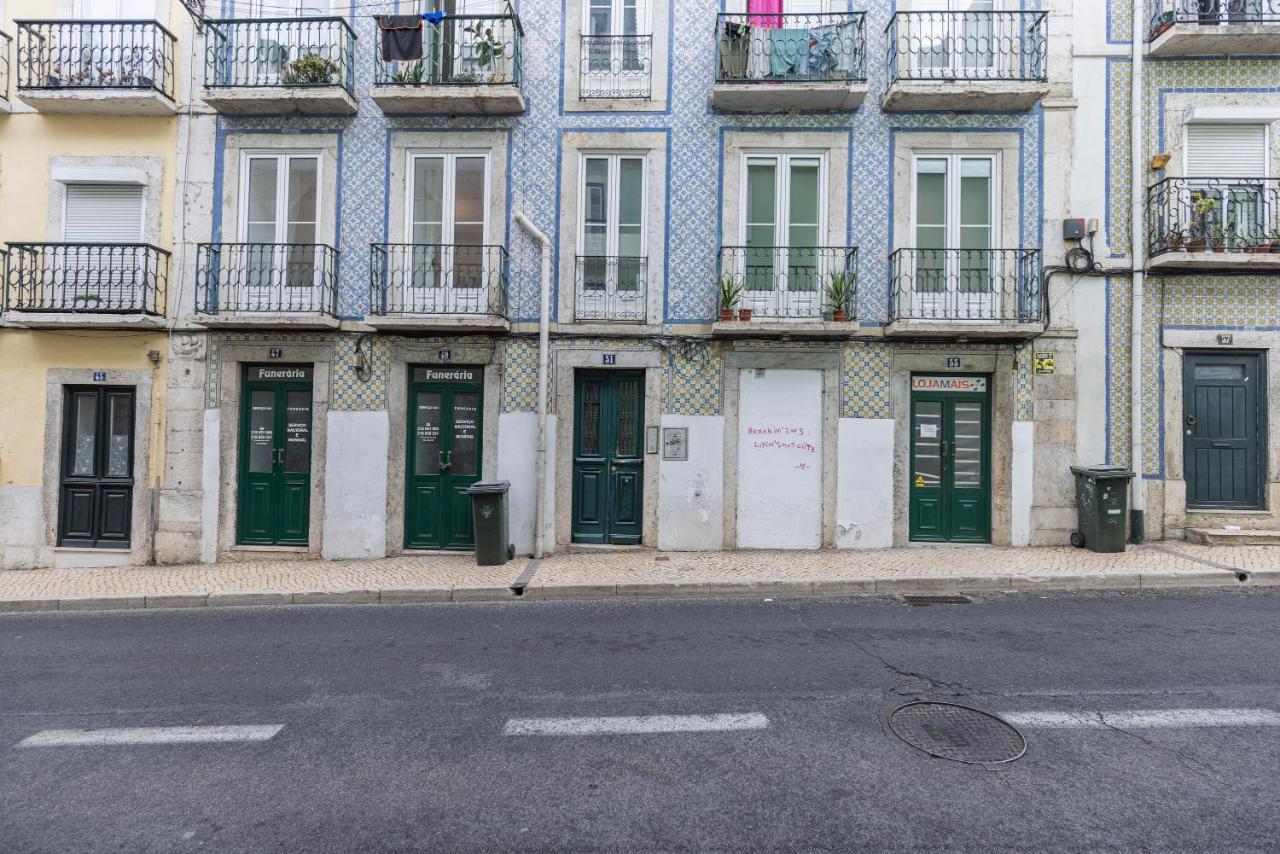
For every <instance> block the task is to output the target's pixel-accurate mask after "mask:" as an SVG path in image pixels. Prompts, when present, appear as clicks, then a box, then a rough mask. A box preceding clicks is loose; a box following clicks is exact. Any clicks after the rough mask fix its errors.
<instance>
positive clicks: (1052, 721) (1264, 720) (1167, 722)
mask: <svg viewBox="0 0 1280 854" xmlns="http://www.w3.org/2000/svg"><path fill="white" fill-rule="evenodd" d="M1000 717H1002V718H1004V719H1005V720H1006V721H1008V722H1009V723H1011V724H1013V725H1014V726H1023V727H1028V728H1030V729H1107V728H1110V727H1115V728H1116V729H1187V728H1192V727H1232V726H1280V712H1273V711H1271V710H1270V709H1154V710H1134V711H1123V712H1009V713H1007V714H1002V715H1000Z"/></svg>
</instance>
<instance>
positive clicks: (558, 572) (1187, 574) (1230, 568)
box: [0, 542, 1280, 611]
mask: <svg viewBox="0 0 1280 854" xmlns="http://www.w3.org/2000/svg"><path fill="white" fill-rule="evenodd" d="M1242 574H1244V575H1245V576H1247V577H1244V578H1243V579H1242V578H1241V575H1242ZM522 584H523V587H522V593H521V595H523V596H524V598H530V599H556V598H576V597H610V596H721V595H725V596H727V595H754V594H759V595H818V594H828V593H830V594H835V593H906V592H924V591H928V592H957V593H961V592H978V591H984V590H985V591H991V590H1035V589H1105V588H1113V589H1114V588H1128V589H1143V588H1154V587H1165V588H1167V587H1182V586H1188V587H1189V586H1218V585H1222V586H1241V585H1258V584H1280V548H1276V547H1267V546H1237V547H1225V546H1200V545H1193V544H1190V543H1183V542H1176V543H1155V544H1148V545H1143V546H1137V547H1133V546H1131V547H1130V548H1129V549H1128V551H1126V552H1125V553H1123V554H1095V553H1093V552H1089V551H1082V550H1079V549H1072V548H1066V547H1062V548H1019V549H1013V548H999V547H994V546H937V547H928V546H912V547H908V548H898V549H884V550H876V551H811V552H788V551H732V552H654V551H649V550H627V551H602V550H586V551H574V552H566V553H560V554H556V555H553V556H551V557H548V558H546V559H544V560H541V561H531V560H530V559H529V558H527V557H525V558H517V559H516V560H514V561H512V562H510V563H508V564H507V565H506V566H501V567H478V566H476V565H475V563H474V559H473V557H472V556H471V555H469V554H419V555H411V556H406V557H395V558H384V559H380V560H350V561H315V560H254V561H242V562H227V563H218V564H197V565H192V566H167V567H140V568H136V569H61V570H55V569H40V570H11V571H4V572H0V611H14V610H54V609H58V610H71V609H77V608H81V609H84V608H161V607H193V606H205V605H281V604H313V603H325V602H356V603H362V602H363V603H375V602H383V603H394V602H415V601H450V600H452V601H463V600H486V599H487V600H493V599H508V600H509V599H514V598H516V595H517V594H516V593H515V592H513V591H512V589H511V588H512V587H521V586H522Z"/></svg>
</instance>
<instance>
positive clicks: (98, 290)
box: [51, 183, 147, 309]
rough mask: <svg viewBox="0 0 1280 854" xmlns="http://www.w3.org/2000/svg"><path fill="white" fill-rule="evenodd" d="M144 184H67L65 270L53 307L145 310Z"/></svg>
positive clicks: (57, 281) (59, 277) (57, 283)
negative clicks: (112, 244)
mask: <svg viewBox="0 0 1280 854" xmlns="http://www.w3.org/2000/svg"><path fill="white" fill-rule="evenodd" d="M143 191H144V187H143V186H142V185H141V184H108V183H84V184H67V185H66V195H65V196H64V201H63V208H62V239H63V241H65V242H66V243H68V244H71V245H69V246H67V247H65V249H64V250H63V252H62V255H61V256H60V263H61V264H62V265H63V267H64V269H62V270H59V271H57V275H56V276H54V277H52V278H53V287H52V291H53V292H52V294H51V299H52V304H54V305H59V306H67V307H74V308H84V309H93V308H98V307H101V308H104V309H105V308H107V307H116V308H119V307H122V306H141V305H144V304H145V302H146V300H145V295H144V288H145V286H146V276H147V265H146V264H145V262H144V258H145V252H144V251H143V250H140V249H139V248H138V247H131V246H118V247H115V248H110V247H106V246H103V244H111V243H116V244H137V243H141V242H142V234H143V221H144V220H143V216H144V211H145V203H144V197H143Z"/></svg>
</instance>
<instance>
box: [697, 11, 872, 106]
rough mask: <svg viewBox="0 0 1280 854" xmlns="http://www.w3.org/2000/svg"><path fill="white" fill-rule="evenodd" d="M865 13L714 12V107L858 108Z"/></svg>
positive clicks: (863, 88)
mask: <svg viewBox="0 0 1280 854" xmlns="http://www.w3.org/2000/svg"><path fill="white" fill-rule="evenodd" d="M865 18H866V16H865V14H864V13H862V12H832V13H821V14H819V13H809V14H780V13H722V14H720V15H717V16H716V32H715V44H716V59H715V74H716V79H715V88H714V89H713V90H712V93H711V106H712V108H714V109H716V110H719V111H721V112H731V113H768V112H779V111H793V110H796V111H824V110H842V111H848V110H856V109H857V108H858V107H859V106H861V104H862V101H863V99H864V98H865V97H866V94H867V66H866V47H867V40H866V32H865Z"/></svg>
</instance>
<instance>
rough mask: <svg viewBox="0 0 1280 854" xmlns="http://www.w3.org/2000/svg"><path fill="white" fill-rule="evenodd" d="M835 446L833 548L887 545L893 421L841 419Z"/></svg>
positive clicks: (890, 533) (890, 531)
mask: <svg viewBox="0 0 1280 854" xmlns="http://www.w3.org/2000/svg"><path fill="white" fill-rule="evenodd" d="M837 435H838V444H837V445H836V477H837V480H836V548H838V549H886V548H889V547H890V546H892V545H893V419H892V418H841V419H840V421H839V430H838V434H837Z"/></svg>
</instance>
